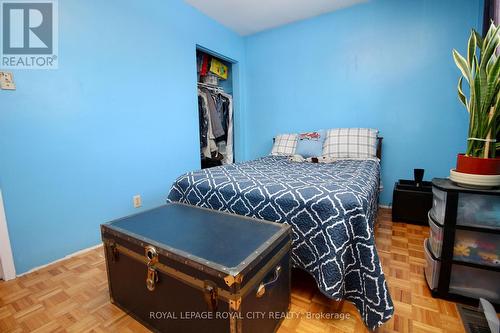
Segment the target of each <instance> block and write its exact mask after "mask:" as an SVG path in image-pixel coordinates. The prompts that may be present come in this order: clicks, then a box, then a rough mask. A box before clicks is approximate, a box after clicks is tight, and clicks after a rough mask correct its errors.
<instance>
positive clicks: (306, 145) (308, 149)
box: [295, 130, 326, 158]
mask: <svg viewBox="0 0 500 333" xmlns="http://www.w3.org/2000/svg"><path fill="white" fill-rule="evenodd" d="M325 137H326V131H324V130H320V131H317V132H308V133H300V134H299V135H298V138H297V149H296V150H295V153H296V154H298V155H301V156H302V157H305V158H308V157H318V156H321V155H323V143H324V142H325Z"/></svg>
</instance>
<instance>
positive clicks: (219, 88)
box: [198, 82, 224, 93]
mask: <svg viewBox="0 0 500 333" xmlns="http://www.w3.org/2000/svg"><path fill="white" fill-rule="evenodd" d="M198 87H203V88H207V89H209V90H212V91H215V92H217V93H223V92H224V89H222V88H221V87H219V86H215V85H213V84H209V83H204V82H198Z"/></svg>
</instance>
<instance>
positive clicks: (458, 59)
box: [453, 49, 472, 83]
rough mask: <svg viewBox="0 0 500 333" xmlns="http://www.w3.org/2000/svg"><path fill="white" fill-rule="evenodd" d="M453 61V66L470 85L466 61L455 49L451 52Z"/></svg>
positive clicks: (469, 73)
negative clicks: (455, 66) (454, 65)
mask: <svg viewBox="0 0 500 333" xmlns="http://www.w3.org/2000/svg"><path fill="white" fill-rule="evenodd" d="M453 60H455V64H456V65H457V67H458V69H460V71H461V72H462V75H463V76H464V77H465V79H466V80H467V82H469V83H471V82H472V75H471V72H470V69H469V66H468V65H467V61H466V60H465V58H464V57H462V56H461V55H460V53H458V52H457V50H455V49H454V50H453Z"/></svg>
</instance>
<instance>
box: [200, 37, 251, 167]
mask: <svg viewBox="0 0 500 333" xmlns="http://www.w3.org/2000/svg"><path fill="white" fill-rule="evenodd" d="M198 51H201V52H203V53H206V54H209V55H211V56H213V57H216V58H219V59H221V60H224V61H225V62H227V63H229V64H231V71H230V73H231V75H232V77H231V85H232V93H231V95H232V96H233V160H234V162H237V161H240V160H241V158H242V156H244V151H243V148H244V147H243V144H242V142H241V141H242V140H240V138H243V126H240V124H241V117H242V114H243V113H242V112H241V105H242V104H241V102H240V100H241V97H240V96H241V91H242V80H241V71H240V62H239V61H238V60H235V59H233V58H230V57H227V56H225V55H223V54H222V53H219V52H217V51H214V50H212V49H209V48H207V47H204V46H203V45H200V44H196V49H195V54H194V59H195V60H196V53H197V52H198ZM195 69H196V66H195ZM195 74H196V76H195V78H196V89H198V73H197V72H196V71H195ZM198 126H199V123H198ZM236 133H238V135H236ZM199 141H200V137H199V134H198V142H199ZM200 168H201V160H200Z"/></svg>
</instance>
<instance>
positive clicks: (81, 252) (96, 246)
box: [17, 244, 102, 277]
mask: <svg viewBox="0 0 500 333" xmlns="http://www.w3.org/2000/svg"><path fill="white" fill-rule="evenodd" d="M101 246H102V244H97V245H94V246H91V247H88V248H86V249H83V250H80V251H76V252H74V253H71V254H68V255H67V256H65V257H63V258H61V259H57V260H55V261H52V262H50V263H48V264H45V265H42V266H38V267H35V268H32V269H30V270H29V271H27V272H24V273H22V274H19V275H17V277H21V276H23V275H27V274H30V273H33V272H36V271H38V270H40V269H42V268H45V267H48V266H50V265H54V264H56V263H58V262H61V261H64V260H67V259H70V258H73V257H76V256H78V255H80V254H84V253H87V252H89V251H92V250H95V249H97V248H100V247H101Z"/></svg>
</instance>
